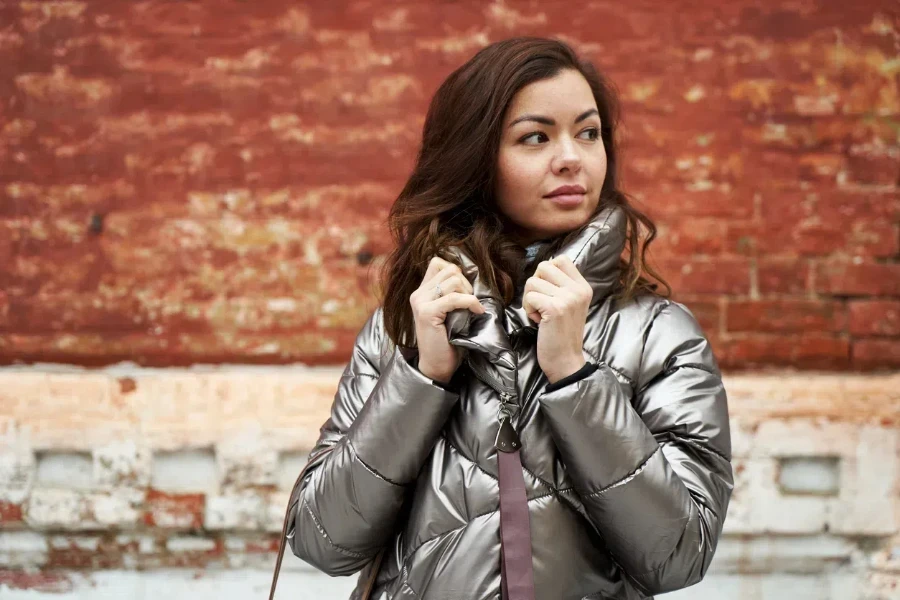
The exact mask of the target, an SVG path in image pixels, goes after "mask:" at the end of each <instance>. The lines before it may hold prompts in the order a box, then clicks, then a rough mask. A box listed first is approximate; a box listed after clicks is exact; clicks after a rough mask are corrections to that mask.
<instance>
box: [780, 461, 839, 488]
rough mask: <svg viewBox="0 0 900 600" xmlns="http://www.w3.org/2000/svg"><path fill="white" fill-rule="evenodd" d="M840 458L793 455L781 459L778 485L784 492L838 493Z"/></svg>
mask: <svg viewBox="0 0 900 600" xmlns="http://www.w3.org/2000/svg"><path fill="white" fill-rule="evenodd" d="M839 474H840V471H839V459H838V458H836V457H830V456H828V457H822V456H810V457H793V458H787V457H786V458H782V459H780V461H779V477H778V485H779V487H780V489H781V493H783V494H816V495H820V496H834V495H837V493H838V491H839V489H840V476H839Z"/></svg>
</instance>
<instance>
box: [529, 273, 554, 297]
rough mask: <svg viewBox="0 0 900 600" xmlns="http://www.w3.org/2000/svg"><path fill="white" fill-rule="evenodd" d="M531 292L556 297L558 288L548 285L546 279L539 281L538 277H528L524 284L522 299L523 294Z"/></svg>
mask: <svg viewBox="0 0 900 600" xmlns="http://www.w3.org/2000/svg"><path fill="white" fill-rule="evenodd" d="M532 290H533V291H537V292H540V293H542V294H546V295H548V296H556V295H557V294H558V293H559V286H557V285H554V284H552V283H550V282H549V281H547V280H546V279H541V278H540V277H529V278H528V280H527V281H526V282H525V288H524V290H523V292H522V296H523V297H524V296H525V294H527V293H528V292H530V291H532Z"/></svg>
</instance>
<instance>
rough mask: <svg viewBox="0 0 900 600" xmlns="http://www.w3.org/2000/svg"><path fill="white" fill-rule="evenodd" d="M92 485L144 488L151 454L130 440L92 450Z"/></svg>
mask: <svg viewBox="0 0 900 600" xmlns="http://www.w3.org/2000/svg"><path fill="white" fill-rule="evenodd" d="M93 458H94V483H95V484H96V485H97V486H99V487H112V488H116V487H135V488H142V487H146V486H147V485H149V483H150V473H151V460H152V454H151V452H150V451H149V450H148V449H147V448H142V447H139V446H138V445H137V443H135V442H134V441H132V440H129V441H124V442H120V443H110V444H106V445H105V446H101V447H98V448H95V449H94V453H93Z"/></svg>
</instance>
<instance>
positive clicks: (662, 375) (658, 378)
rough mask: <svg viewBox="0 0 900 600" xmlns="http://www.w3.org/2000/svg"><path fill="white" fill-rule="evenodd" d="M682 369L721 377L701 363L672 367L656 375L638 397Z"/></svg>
mask: <svg viewBox="0 0 900 600" xmlns="http://www.w3.org/2000/svg"><path fill="white" fill-rule="evenodd" d="M680 369H697V370H698V371H703V372H704V373H709V374H710V375H713V376H714V377H718V376H719V373H716V372H715V371H713V370H712V369H710V368H709V367H707V366H706V365H702V364H700V363H685V364H683V365H678V366H677V367H670V368H668V369H665V370H663V371H660V372H659V374H657V375H656V377H654V378H653V379H651V380H650V381H648V382H647V383H646V384H644V387H642V388H641V389H640V390H638V395H641V394H643V393H644V392H646V391H647V389H648V388H650V386H652V385H654V384H655V383H656V382H658V381H662V380H663V379H665V378H666V377H668V376H669V375H671V374H672V373H674V372H675V371H678V370H680Z"/></svg>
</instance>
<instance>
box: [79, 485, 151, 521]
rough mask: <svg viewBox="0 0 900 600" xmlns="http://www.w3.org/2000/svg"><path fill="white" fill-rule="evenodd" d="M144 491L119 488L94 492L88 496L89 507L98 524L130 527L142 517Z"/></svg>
mask: <svg viewBox="0 0 900 600" xmlns="http://www.w3.org/2000/svg"><path fill="white" fill-rule="evenodd" d="M144 496H145V494H144V492H143V491H140V490H128V489H125V490H117V491H115V492H112V493H109V494H92V495H90V496H88V498H87V508H88V511H89V513H90V514H91V515H93V518H94V520H95V521H96V522H97V524H98V525H101V526H104V527H114V528H130V527H134V526H136V525H137V524H138V521H139V520H140V518H141V511H140V508H141V504H142V503H143V500H144Z"/></svg>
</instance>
